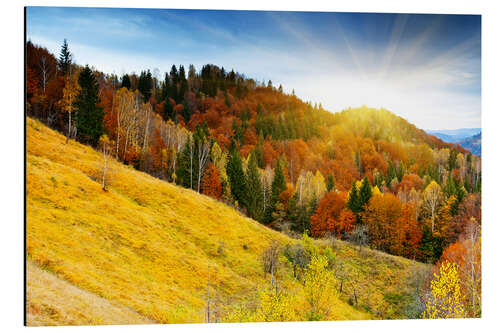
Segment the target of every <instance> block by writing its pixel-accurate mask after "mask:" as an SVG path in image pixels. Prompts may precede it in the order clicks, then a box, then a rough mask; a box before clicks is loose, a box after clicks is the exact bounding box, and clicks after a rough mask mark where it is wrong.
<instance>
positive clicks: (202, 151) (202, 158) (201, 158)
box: [197, 140, 210, 193]
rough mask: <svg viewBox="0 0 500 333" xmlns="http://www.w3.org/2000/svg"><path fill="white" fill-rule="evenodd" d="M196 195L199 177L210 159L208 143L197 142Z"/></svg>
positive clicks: (199, 182)
mask: <svg viewBox="0 0 500 333" xmlns="http://www.w3.org/2000/svg"><path fill="white" fill-rule="evenodd" d="M197 146H198V193H200V185H201V176H202V175H203V171H204V170H205V166H206V164H207V161H208V158H209V157H210V143H209V142H208V141H205V140H204V141H202V142H198V145H197Z"/></svg>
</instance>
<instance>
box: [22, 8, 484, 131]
mask: <svg viewBox="0 0 500 333" xmlns="http://www.w3.org/2000/svg"><path fill="white" fill-rule="evenodd" d="M27 37H28V39H29V40H31V41H32V42H34V43H36V44H40V45H43V46H45V47H47V48H48V49H49V50H50V51H52V52H54V53H55V54H56V55H57V54H58V53H59V50H60V46H61V44H62V41H63V39H64V38H66V39H67V40H68V42H69V46H70V50H71V51H72V52H73V54H74V59H75V60H76V62H77V63H79V64H81V65H85V64H89V65H92V66H94V67H95V68H97V69H99V70H102V71H104V72H107V73H115V74H117V75H122V74H123V73H126V72H136V73H139V72H140V71H141V70H144V69H151V70H152V71H153V72H156V73H159V77H160V78H163V76H164V72H165V71H169V70H170V67H171V66H172V64H174V63H175V64H177V65H178V64H184V65H186V66H187V65H189V64H194V65H195V66H196V68H197V69H200V68H201V66H202V65H203V64H206V63H213V64H217V65H219V66H224V67H225V68H226V69H228V70H230V69H231V68H234V69H235V70H236V71H238V72H240V73H244V74H245V75H246V76H247V77H251V78H254V79H256V80H258V81H261V80H265V81H266V82H267V80H272V81H273V84H274V85H276V86H277V85H279V84H282V85H283V87H284V89H285V91H288V92H291V91H292V89H295V93H296V94H297V96H299V97H300V98H302V99H304V100H306V101H312V102H313V103H314V102H317V103H322V105H323V106H324V107H325V108H326V109H328V110H330V111H332V112H337V111H341V110H342V109H344V108H347V107H350V106H351V107H356V106H361V105H367V106H371V107H377V108H378V107H384V108H387V109H389V110H391V111H392V112H394V113H396V114H398V115H400V116H402V117H404V118H406V119H408V120H409V121H410V122H412V123H414V124H416V125H417V126H418V127H420V128H424V129H453V128H464V127H481V18H480V16H474V15H413V14H409V15H406V14H374V13H373V14H372V13H369V14H368V13H318V12H316V13H313V12H307V13H306V12H266V11H202V10H162V9H118V8H60V7H28V9H27ZM155 69H156V71H155Z"/></svg>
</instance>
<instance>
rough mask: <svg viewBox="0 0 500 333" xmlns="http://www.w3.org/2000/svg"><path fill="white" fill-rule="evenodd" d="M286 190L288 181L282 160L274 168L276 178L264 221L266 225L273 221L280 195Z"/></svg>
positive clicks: (274, 178)
mask: <svg viewBox="0 0 500 333" xmlns="http://www.w3.org/2000/svg"><path fill="white" fill-rule="evenodd" d="M284 190H286V180H285V174H284V173H283V167H282V166H281V159H278V161H277V162H276V167H275V168H274V177H273V182H272V184H271V200H270V202H269V209H267V210H266V216H265V217H264V221H265V222H266V223H271V222H272V220H273V212H274V211H275V209H276V203H277V202H278V200H279V197H280V194H281V193H282V192H283V191H284Z"/></svg>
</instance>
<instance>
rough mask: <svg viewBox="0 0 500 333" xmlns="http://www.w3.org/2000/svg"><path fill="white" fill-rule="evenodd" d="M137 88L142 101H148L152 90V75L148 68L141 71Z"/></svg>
mask: <svg viewBox="0 0 500 333" xmlns="http://www.w3.org/2000/svg"><path fill="white" fill-rule="evenodd" d="M137 89H138V90H139V92H140V93H141V94H142V96H143V97H144V102H147V101H149V98H151V92H152V90H153V76H152V75H151V72H150V71H149V69H148V70H147V71H142V72H141V76H139V83H138V86H137Z"/></svg>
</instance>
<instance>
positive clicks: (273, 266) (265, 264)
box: [260, 241, 281, 290]
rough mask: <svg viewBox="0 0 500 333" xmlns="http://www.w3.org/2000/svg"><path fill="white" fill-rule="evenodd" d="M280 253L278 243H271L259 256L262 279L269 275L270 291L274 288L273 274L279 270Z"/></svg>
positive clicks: (274, 278) (274, 279)
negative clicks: (262, 273)
mask: <svg viewBox="0 0 500 333" xmlns="http://www.w3.org/2000/svg"><path fill="white" fill-rule="evenodd" d="M280 253H281V245H280V243H279V242H278V241H272V242H271V243H270V244H269V246H268V247H267V248H266V249H265V250H264V251H263V252H262V254H261V256H260V260H261V263H262V268H263V270H264V278H265V277H266V275H267V274H268V273H269V274H271V290H273V289H275V288H276V277H275V274H276V272H277V271H278V268H279V256H280Z"/></svg>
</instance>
